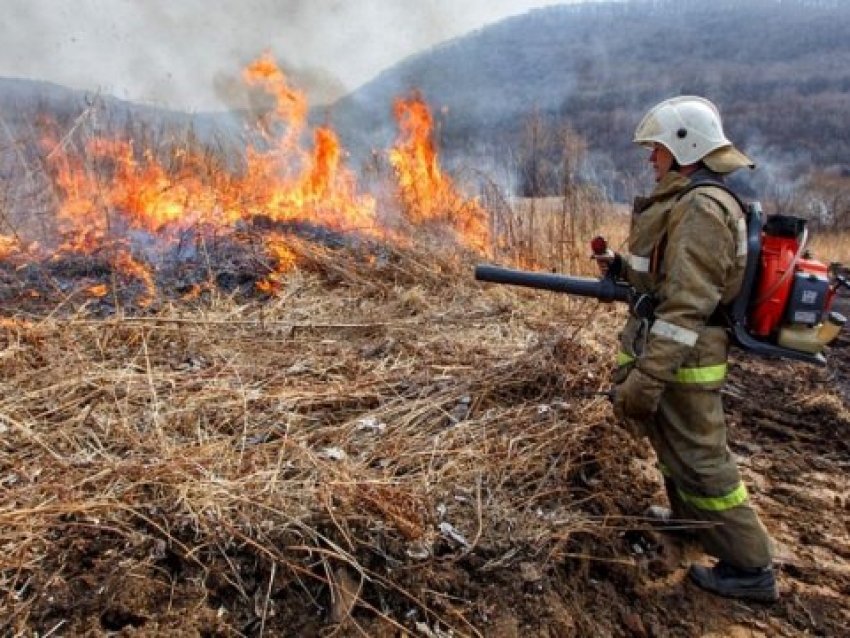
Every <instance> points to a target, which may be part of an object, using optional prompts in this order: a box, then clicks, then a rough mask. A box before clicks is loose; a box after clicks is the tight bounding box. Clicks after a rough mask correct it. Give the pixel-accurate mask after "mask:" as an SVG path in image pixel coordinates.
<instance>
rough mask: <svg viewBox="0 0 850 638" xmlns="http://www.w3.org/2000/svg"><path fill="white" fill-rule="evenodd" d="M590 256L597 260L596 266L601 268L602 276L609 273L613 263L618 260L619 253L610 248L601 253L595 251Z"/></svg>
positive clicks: (600, 273)
mask: <svg viewBox="0 0 850 638" xmlns="http://www.w3.org/2000/svg"><path fill="white" fill-rule="evenodd" d="M590 258H591V259H593V260H594V261H596V267H597V268H598V269H599V275H600V276H601V277H605V276H606V275H607V274H608V270H609V269H610V268H611V264H613V263H614V262H615V261H616V259H617V253H615V252H614V251H613V250H611V249H610V248H609V249H607V250H606V251H605V252H604V253H601V254H598V253H593V254H592V255H591V256H590Z"/></svg>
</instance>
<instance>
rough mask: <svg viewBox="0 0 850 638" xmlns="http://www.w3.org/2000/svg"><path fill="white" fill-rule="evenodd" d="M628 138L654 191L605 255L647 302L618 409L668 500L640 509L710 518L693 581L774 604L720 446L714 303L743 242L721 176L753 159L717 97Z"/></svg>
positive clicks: (749, 516)
mask: <svg viewBox="0 0 850 638" xmlns="http://www.w3.org/2000/svg"><path fill="white" fill-rule="evenodd" d="M634 141H635V142H636V143H638V144H641V145H643V146H645V147H647V148H648V149H650V150H651V154H650V156H649V161H650V163H651V164H652V167H653V170H654V172H655V178H656V185H655V189H654V191H653V192H652V194H651V195H650V196H649V197H647V198H637V200H636V202H635V207H634V211H633V215H632V221H631V230H630V234H629V240H628V252H629V254H628V255H622V256H621V255H613V254H609V257H608V258H607V259H604V258H603V259H602V263H600V268H601V269H602V270H606V269H611V271H612V272H611V274H612V275H614V276H617V277H620V278H624V279H626V280H627V281H628V282H629V283H630V284H631V285H632V286H634V287H635V289H636V290H637V292H638V293H645V294H646V295H647V297H646V299H647V300H651V303H650V304H636V306H635V308H633V311H632V313H631V315H630V318H629V320H628V322H627V324H626V326H625V328H624V330H623V332H622V333H621V335H620V346H621V351H620V352H619V354H618V361H617V370H616V372H615V375H614V376H615V382H616V388H615V390H616V394H615V398H614V414H615V416H616V417H617V418H618V420H619V421H620V422H621V423H622V424H623V425H624V426H625V427H626V428H627V429H628V430H629V431H630V432H632V433H633V434H635V435H637V436H639V437H647V438H648V439H649V441H650V442H651V444H652V447H653V448H654V450H655V452H656V455H657V457H658V466H659V469H660V471H661V474H662V476H663V479H664V485H665V487H666V491H667V496H668V498H669V501H670V508H669V509H668V508H664V507H660V506H653V507H651V508H649V509H648V510H647V512H646V515H647V516H649V517H650V518H652V519H654V520H655V521H656V522H658V523H659V524H662V525H663V524H664V523H666V522H670V521H675V520H682V521H701V522H705V523H706V525H705V526H702V525H700V526H699V527H698V528H696V529H695V530H694V531H695V533H696V534H697V535H698V538H699V540H700V542H701V543H702V546H703V548H704V550H705V551H706V553H707V554H709V555H710V556H713V557H715V558H716V559H718V560H717V562H716V564H714V565H713V566H712V567H705V566H701V565H692V566H691V567H690V570H689V572H688V575H689V577H690V579H691V580H692V581H693V582H694V583H695V584H696V585H698V586H699V587H701V588H703V589H705V590H708V591H710V592H713V593H716V594H720V595H724V596H729V597H734V598H742V599H748V600H758V601H773V600H776V599H777V598H778V590H777V586H776V577H775V575H774V571H773V567H772V560H773V549H772V543H771V540H770V538H769V536H768V534H767V531H766V530H765V528H764V526H763V524H762V522H761V520H760V519H759V517H758V514H757V513H756V512H755V511H754V510H753V507H752V506H751V504H750V500H749V497H748V495H747V489H746V487H745V486H744V484H743V483H742V481H741V476H740V474H739V472H738V468H737V466H736V463H735V461H734V459H733V458H732V455H731V452H730V450H729V448H728V445H727V441H726V422H725V419H724V415H723V405H722V401H721V394H720V389H721V386H722V385H723V383H724V380H725V378H726V373H727V355H728V348H729V343H728V336H727V333H726V330H725V327H724V321H723V312H722V309H723V306H724V304H728V303H729V302H731V301H732V300H733V299H734V298H735V296H736V295H737V293H738V291H739V289H740V287H741V282H742V280H743V273H744V265H745V261H746V250H747V243H746V224H745V221H744V212H743V211H742V209H741V205H740V204H739V201H738V200H737V199H736V198H735V197H734V196H733V195H732V194H731V193H730V192H729V191H728V190H726V189H724V188H722V187H721V186H719V185H718V184H722V182H723V179H724V176H726V175H728V174H729V173H732V172H733V171H735V170H738V169H741V168H745V167H746V168H754V164H753V163H752V161H751V160H750V159H749V158H748V157H747V156H746V155H744V154H743V153H742V152H740V151H739V150H738V149H737V148H736V147H735V146H734V145H733V144H732V143H731V142H730V141H729V140H728V139H727V138H726V136H725V134H724V132H723V126H722V123H721V119H720V114H719V112H718V110H717V108H716V107H715V106H714V104H712V103H711V102H709V101H708V100H706V99H704V98H700V97H695V96H680V97H675V98H672V99H669V100H665V101H664V102H661V103H660V104H658V105H656V106H655V107H654V108H652V109H651V110H650V111H649V112H648V113H647V114H646V116H644V118H643V120H642V121H641V122H640V124H639V125H638V127H637V131H636V133H635V139H634ZM698 184H699V185H698ZM651 306H652V307H653V308H654V311H653V312H648V308H649V307H651Z"/></svg>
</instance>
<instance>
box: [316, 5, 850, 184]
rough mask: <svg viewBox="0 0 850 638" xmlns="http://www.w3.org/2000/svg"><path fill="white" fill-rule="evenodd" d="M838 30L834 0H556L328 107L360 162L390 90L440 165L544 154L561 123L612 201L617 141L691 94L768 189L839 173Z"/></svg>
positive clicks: (381, 131)
mask: <svg viewBox="0 0 850 638" xmlns="http://www.w3.org/2000/svg"><path fill="white" fill-rule="evenodd" d="M848 33H850V2H846V1H845V0H746V1H741V0H713V1H712V2H705V1H704V0H632V1H629V2H611V3H598V4H579V5H561V6H555V7H549V8H544V9H539V10H535V11H532V12H530V13H527V14H525V15H522V16H518V17H514V18H511V19H507V20H504V21H502V22H500V23H498V24H495V25H493V26H490V27H487V28H484V29H482V30H480V31H477V32H474V33H471V34H469V35H467V36H465V37H462V38H459V39H456V40H453V41H450V42H447V43H445V44H443V45H442V46H439V47H437V48H435V49H433V50H430V51H427V52H425V53H422V54H420V55H417V56H415V57H412V58H409V59H407V60H405V61H403V62H402V63H400V64H399V65H397V66H395V67H394V68H391V69H389V70H387V71H385V72H384V73H382V74H381V75H380V76H378V77H377V78H376V79H375V80H374V81H372V82H371V83H369V84H367V85H365V86H363V87H362V88H361V89H360V90H358V91H356V92H354V93H353V94H351V95H349V96H347V97H346V98H344V99H342V100H341V101H339V102H338V103H337V104H336V105H334V107H333V108H332V109H331V111H330V116H331V119H332V121H333V122H334V123H335V126H336V127H337V128H338V129H339V130H340V131H341V133H342V135H343V139H344V140H346V142H347V143H348V145H349V147H350V148H351V149H352V150H353V151H354V153H355V156H358V154H359V153H362V152H363V151H364V150H365V149H368V148H371V147H382V146H383V145H385V144H386V143H387V141H388V140H390V139H391V137H392V135H393V134H394V129H393V127H392V124H393V123H392V118H391V116H390V109H391V105H392V102H393V99H394V98H395V97H397V96H399V95H404V94H406V93H408V92H410V91H411V90H414V89H417V90H420V91H421V92H422V93H423V94H424V96H425V98H426V100H427V101H428V102H429V103H430V104H431V105H432V107H433V109H434V111H435V113H437V114H438V117H439V125H440V137H439V140H440V143H441V145H442V148H443V152H444V157H445V161H446V162H448V163H451V164H454V165H461V164H463V163H470V164H473V165H475V166H478V167H481V166H487V165H490V163H492V162H494V161H495V162H497V163H498V162H499V161H500V160H502V161H505V160H506V159H507V158H508V157H510V158H513V160H514V161H515V163H519V164H522V163H523V162H524V161H525V162H526V163H527V161H528V160H524V159H523V158H524V157H528V156H529V155H535V154H536V155H540V153H542V154H543V155H547V154H548V156H549V158H548V161H549V162H550V163H552V164H558V163H559V161H560V160H559V158H558V156H557V155H558V153H561V152H562V149H560V148H559V145H558V144H556V143H553V142H552V139H551V138H552V137H553V136H554V137H557V136H558V135H559V134H560V133H559V132H561V131H563V130H564V127H567V128H568V129H569V131H570V133H569V135H568V137H570V139H574V138H575V136H578V138H580V139H581V140H583V142H584V143H586V144H587V154H586V156H585V159H584V161H583V162H582V174H583V175H584V177H585V178H586V179H590V180H593V181H595V182H596V183H598V184H599V185H601V186H602V187H603V188H605V190H606V191H607V192H608V193H609V194H610V195H612V196H615V197H626V196H628V195H629V191H630V190H631V186H630V185H631V184H632V183H633V182H634V180H635V178H637V177H639V175H637V174H638V173H640V172H641V171H642V170H645V169H644V163H643V162H644V157H643V155H641V154H640V153H639V152H638V151H637V150H636V149H634V148H633V146H632V145H631V144H630V140H631V136H632V133H633V131H634V127H635V125H636V123H637V122H638V121H639V119H640V117H641V115H642V114H643V113H644V112H645V111H646V110H647V109H648V108H649V107H650V106H651V105H653V104H654V103H656V102H658V101H660V100H662V99H664V98H666V97H670V96H672V95H676V94H682V93H695V94H699V95H703V96H706V97H708V98H710V99H711V100H713V101H715V102H716V103H717V104H718V105H719V106H720V108H721V111H722V113H723V115H724V119H725V124H726V128H727V134H728V135H729V136H730V137H731V138H732V139H733V140H735V141H736V143H738V144H739V145H740V146H741V147H742V148H744V149H745V150H746V151H748V152H749V153H750V154H751V155H753V156H754V158H755V159H756V160H757V161H758V163H759V165H760V167H761V168H762V169H763V170H762V171H758V172H757V173H758V174H759V175H760V176H759V177H758V179H760V180H761V182H759V183H757V184H755V186H757V187H758V188H759V189H760V190H764V189H766V188H771V189H778V188H782V187H787V186H788V185H789V184H791V183H794V182H796V181H797V179H798V178H799V177H800V175H801V174H808V173H809V172H810V171H812V170H813V169H817V170H823V171H827V172H832V173H834V172H838V173H840V172H841V171H845V173H846V172H847V171H848V170H850V134H848V125H849V124H850V37H848ZM323 116H327V114H323ZM547 133H548V134H547ZM529 145H531V146H534V147H535V148H536V150H537V151H539V153H531V152H530V151H529V149H528V147H529ZM523 148H525V149H526V150H525V151H523V150H522V149H523ZM541 161H543V162H544V163H545V160H541V158H540V157H538V158H537V159H536V160H535V166H537V167H539V166H540V165H541ZM516 168H517V170H518V171H519V174H518V175H516V178H517V182H516V187H517V188H518V189H520V190H529V185H528V184H527V181H528V178H527V175H526V176H525V177H524V176H523V175H522V172H523V171H524V170H526V168H527V167H525V168H524V167H523V166H518V167H516ZM508 170H510V168H509V169H508ZM754 177H755V176H754ZM751 181H752V180H751ZM557 183H558V179H553V180H549V186H546V185H545V184H544V185H543V186H542V188H543V189H544V190H547V189H548V190H551V189H552V188H557V186H556V184H557ZM538 186H539V185H538Z"/></svg>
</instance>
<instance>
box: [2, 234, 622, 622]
mask: <svg viewBox="0 0 850 638" xmlns="http://www.w3.org/2000/svg"><path fill="white" fill-rule="evenodd" d="M302 257H304V256H302ZM309 257H310V259H309V261H310V263H311V268H310V271H309V272H308V271H301V272H294V273H293V274H292V275H291V276H290V277H289V278H288V279H287V280H286V285H285V289H284V290H282V291H281V294H280V295H279V296H278V297H277V298H274V299H272V300H269V301H267V302H264V303H258V302H246V303H237V302H236V301H234V300H233V299H229V298H227V297H224V296H221V295H218V294H215V293H214V294H212V295H211V296H209V297H206V298H205V299H204V300H203V301H198V302H196V305H195V306H194V307H188V306H187V305H186V304H181V305H171V304H166V305H164V306H163V307H162V308H161V310H159V311H158V312H157V313H155V314H153V315H152V316H145V317H128V316H115V317H112V318H110V319H107V320H100V319H93V318H90V317H89V316H87V315H86V314H85V311H84V310H81V311H79V312H77V313H76V314H74V315H71V316H67V317H65V318H60V317H58V316H50V317H46V318H43V319H30V320H16V319H7V320H5V321H4V323H3V326H2V333H0V334H2V349H0V366H2V375H0V378H2V384H3V392H2V396H3V399H2V403H0V430H2V437H0V441H2V443H0V485H2V492H3V498H2V502H0V548H2V559H0V579H2V581H0V582H2V586H0V591H2V592H5V593H3V594H2V599H0V606H2V608H3V609H4V610H5V613H4V614H3V620H2V621H0V627H3V631H4V632H5V633H7V634H8V633H13V634H15V633H21V634H27V632H31V631H37V632H39V631H40V632H46V631H48V630H49V629H51V628H53V627H55V628H63V627H64V629H66V630H69V631H72V632H75V631H80V632H82V631H84V630H91V628H92V627H96V628H100V629H103V630H105V629H108V628H110V627H112V628H115V627H120V626H122V625H121V623H122V622H124V623H125V624H126V625H129V624H132V623H131V621H132V619H133V618H134V616H133V615H132V614H133V612H132V611H131V610H130V608H129V607H130V605H129V602H128V601H129V600H134V599H135V600H137V604H138V606H139V609H142V610H144V609H146V605H150V607H151V608H155V607H156V606H157V605H159V606H160V614H161V616H158V618H160V620H163V621H165V619H168V618H172V620H173V619H174V618H175V617H184V618H185V617H186V613H187V609H192V608H195V609H196V610H200V611H198V612H197V614H195V616H196V617H197V618H203V617H204V616H203V614H202V613H201V611H203V610H206V612H207V617H208V618H211V617H213V616H215V618H216V620H215V623H216V625H215V626H217V627H219V628H220V630H221V632H222V634H223V635H231V634H233V635H238V634H239V632H240V631H245V627H246V626H251V627H253V628H254V629H253V631H254V632H255V633H257V632H259V635H262V634H263V631H267V632H269V633H268V635H274V633H275V630H274V629H273V627H277V628H278V629H277V631H279V630H280V628H281V627H285V626H286V623H287V622H289V623H293V622H299V621H303V618H304V616H305V615H306V616H307V617H308V618H309V617H310V616H311V615H314V614H310V613H308V614H304V612H303V608H304V606H307V607H312V608H313V609H314V611H319V610H324V613H325V614H328V615H330V616H333V615H334V614H336V616H339V614H342V616H343V619H344V618H345V616H346V614H347V612H348V609H347V608H345V606H346V605H347V604H348V603H346V605H343V608H340V604H342V603H340V602H339V601H340V600H343V601H345V600H349V603H350V604H354V603H353V602H351V601H352V600H356V604H357V605H358V608H369V609H372V612H373V616H374V617H376V618H379V619H383V620H382V622H383V623H384V624H386V625H387V626H393V625H400V624H402V623H404V622H406V620H405V617H404V616H403V613H402V612H401V611H400V609H401V607H404V608H405V610H406V611H407V612H409V613H410V614H411V615H410V616H408V617H407V621H409V620H410V619H415V620H416V621H417V622H422V623H425V624H426V625H428V626H433V627H436V626H438V625H439V626H441V627H454V628H455V629H456V630H457V631H459V632H460V633H462V634H473V635H474V634H476V633H477V630H476V629H475V623H476V621H477V620H480V616H479V615H477V612H476V610H474V609H470V608H469V607H468V603H467V602H466V601H463V600H461V599H454V598H451V597H450V592H454V591H455V590H454V586H453V585H450V586H448V589H447V590H445V592H446V595H449V597H444V596H443V595H442V594H441V595H438V594H437V593H436V592H438V591H443V590H441V589H440V571H441V568H440V565H441V564H445V562H446V561H449V562H452V561H461V560H472V557H475V560H476V561H477V567H478V568H480V569H482V570H484V571H485V572H487V571H492V572H493V573H497V572H499V571H500V570H513V569H516V566H517V565H518V564H520V563H522V562H529V561H530V562H533V563H535V564H538V565H540V566H541V569H545V568H546V565H551V564H552V563H553V561H558V560H559V559H560V558H562V557H563V556H564V555H565V554H567V553H570V552H575V551H577V549H576V548H577V547H580V545H576V543H575V542H574V541H573V540H572V539H574V538H580V537H581V535H582V534H591V535H593V536H599V535H604V534H605V533H607V532H606V530H612V529H614V528H615V527H617V525H618V523H617V522H616V521H614V520H611V521H608V522H607V523H603V522H602V521H600V520H597V518H596V517H595V516H594V515H593V514H592V512H593V511H597V512H599V513H600V514H601V513H604V512H606V511H608V510H609V508H608V507H606V506H605V505H604V501H605V500H606V499H607V498H608V497H607V496H606V494H605V492H604V490H594V491H593V492H590V491H589V490H588V489H587V485H589V484H590V483H589V482H593V481H594V480H599V479H595V478H594V476H595V472H596V471H597V470H598V466H599V464H600V463H601V462H604V461H603V460H602V459H603V458H604V457H605V455H606V454H613V453H614V452H613V451H614V449H616V447H617V446H616V445H615V446H604V447H603V450H604V448H605V447H607V448H608V449H609V450H610V451H608V452H606V451H602V450H599V446H600V440H601V438H602V437H607V436H618V435H617V434H616V433H614V434H612V432H613V431H612V430H611V429H610V428H604V427H602V426H603V425H604V424H605V422H606V421H607V419H608V418H609V409H608V408H607V406H606V405H605V403H604V402H603V401H602V400H601V399H598V398H592V397H579V396H576V392H578V391H580V390H582V391H583V390H593V389H598V388H600V387H604V386H605V385H606V380H605V379H601V378H599V370H600V369H604V368H605V367H606V364H607V361H608V357H609V353H610V341H611V331H609V330H608V329H606V328H605V327H604V326H605V325H606V324H607V323H608V322H605V321H603V322H602V323H601V324H600V323H599V322H596V321H593V322H592V321H591V320H592V319H595V318H597V317H598V315H597V314H596V310H597V308H596V304H595V303H593V302H585V301H570V300H565V299H563V298H559V299H555V298H553V296H552V295H538V294H537V293H533V292H526V291H519V292H515V291H509V290H507V289H505V288H497V287H490V288H486V289H483V288H482V287H479V286H477V285H475V284H474V283H473V282H471V265H470V264H468V263H463V264H462V265H458V264H457V263H456V262H455V263H449V262H445V263H439V262H433V261H431V262H428V261H426V260H425V258H424V256H422V255H412V254H411V255H408V256H407V258H405V259H403V260H399V261H397V262H395V263H394V264H393V265H386V266H384V267H383V268H382V267H380V266H363V265H362V264H357V263H345V262H344V257H341V256H340V255H339V254H330V253H327V254H326V253H325V252H323V251H321V250H319V249H315V251H314V252H313V253H312V254H311V255H310V256H309ZM341 259H343V261H341ZM423 264H427V265H423ZM602 316H603V317H605V316H608V315H605V314H604V313H603V315H602ZM612 319H613V317H612ZM589 450H597V451H596V452H594V453H592V454H591V453H590V452H589ZM589 503H596V506H595V507H590V508H589V507H588V504H589ZM346 578H347V580H346ZM339 582H355V583H356V584H357V591H356V593H354V594H352V595H351V596H349V597H348V599H347V598H346V597H344V596H341V594H340V592H343V591H345V588H341V586H340V585H339V584H337V585H334V586H330V589H328V587H329V583H339ZM334 591H336V592H337V596H336V599H335V600H336V602H334V599H333V598H332V597H331V595H330V594H331V593H332V592H334ZM128 593H129V594H132V595H130V596H128ZM455 593H459V592H455ZM134 597H136V598H134ZM139 597H140V598H139ZM154 601H159V602H158V603H155V602H154ZM382 601H383V602H382ZM80 605H82V607H79V606H80ZM293 606H294V607H293ZM296 611H298V613H297V614H296V613H295V612H296ZM136 613H144V612H136ZM87 617H90V618H94V620H91V621H90V622H91V624H90V625H89V624H86V622H87V621H86V620H85V619H86V618H87ZM122 619H123V620H122ZM337 619H339V618H337ZM174 622H176V621H174ZM252 623H253V624H252ZM408 626H409V622H408ZM260 627H262V629H263V631H261V630H260ZM249 633H250V632H249ZM27 635H28V634H27Z"/></svg>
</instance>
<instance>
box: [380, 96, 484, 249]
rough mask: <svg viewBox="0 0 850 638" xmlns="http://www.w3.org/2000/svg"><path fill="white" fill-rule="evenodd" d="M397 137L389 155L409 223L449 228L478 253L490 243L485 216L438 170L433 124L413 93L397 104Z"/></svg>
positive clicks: (421, 100)
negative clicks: (442, 224)
mask: <svg viewBox="0 0 850 638" xmlns="http://www.w3.org/2000/svg"><path fill="white" fill-rule="evenodd" d="M394 113H395V117H396V119H397V120H398V123H399V129H400V136H399V140H398V142H397V143H396V145H395V147H394V148H393V149H392V150H391V151H390V163H391V164H392V166H393V168H394V169H395V173H396V178H397V180H398V185H399V194H400V198H401V202H402V206H403V207H404V210H405V212H406V214H407V216H408V217H409V218H410V220H411V221H413V223H414V224H417V225H419V224H427V223H432V222H443V223H448V224H449V225H450V226H452V227H453V228H454V229H455V231H457V233H458V236H459V239H460V241H461V242H463V243H464V244H466V245H467V246H469V247H470V248H474V249H476V250H479V251H483V250H484V249H486V248H487V245H488V243H489V238H488V235H489V233H488V231H487V215H486V211H485V210H484V209H483V208H482V207H481V206H480V205H479V204H478V202H477V201H475V200H470V199H467V198H465V197H463V196H462V195H461V194H460V193H459V192H458V190H457V188H456V187H455V185H454V183H453V182H452V180H451V178H449V177H448V176H447V175H446V174H444V173H443V172H442V171H441V170H440V164H439V161H438V159H437V151H436V148H435V146H434V142H433V139H432V137H433V130H434V120H433V117H432V116H431V111H430V109H429V108H428V105H427V104H426V103H425V101H424V99H423V98H422V96H421V95H420V94H418V93H416V94H414V95H413V96H411V97H410V98H409V99H406V100H405V99H399V100H396V103H395V107H394Z"/></svg>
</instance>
